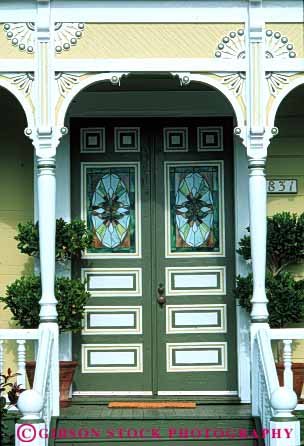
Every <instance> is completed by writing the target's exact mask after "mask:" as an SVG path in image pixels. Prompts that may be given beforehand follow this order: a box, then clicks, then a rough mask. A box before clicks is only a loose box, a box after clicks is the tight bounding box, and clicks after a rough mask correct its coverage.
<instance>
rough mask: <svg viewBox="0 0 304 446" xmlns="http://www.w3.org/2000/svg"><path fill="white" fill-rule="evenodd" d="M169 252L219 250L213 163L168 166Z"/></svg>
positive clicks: (217, 209) (217, 179)
mask: <svg viewBox="0 0 304 446" xmlns="http://www.w3.org/2000/svg"><path fill="white" fill-rule="evenodd" d="M169 175H170V212H171V225H170V230H171V231H170V232H171V252H173V253H174V252H183V251H184V252H199V251H207V252H208V251H213V252H217V251H219V178H218V167H217V166H210V165H209V166H208V165H205V166H203V165H201V166H197V165H196V166H194V165H193V166H180V167H179V166H172V167H170V171H169Z"/></svg>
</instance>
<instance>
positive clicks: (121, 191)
mask: <svg viewBox="0 0 304 446" xmlns="http://www.w3.org/2000/svg"><path fill="white" fill-rule="evenodd" d="M87 224H88V227H89V228H90V229H91V230H92V231H93V232H94V241H93V247H92V248H91V249H90V250H89V252H100V253H111V252H113V253H123V252H126V253H133V252H135V250H136V246H135V168H134V167H105V168H103V167H96V168H89V169H88V170H87Z"/></svg>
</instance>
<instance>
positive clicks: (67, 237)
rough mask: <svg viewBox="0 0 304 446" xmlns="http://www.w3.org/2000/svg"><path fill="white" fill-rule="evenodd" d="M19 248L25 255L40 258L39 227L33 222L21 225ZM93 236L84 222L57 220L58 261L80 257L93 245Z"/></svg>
mask: <svg viewBox="0 0 304 446" xmlns="http://www.w3.org/2000/svg"><path fill="white" fill-rule="evenodd" d="M15 239H16V240H17V241H18V244H17V247H18V249H19V250H20V251H21V252H22V253H23V254H28V255H29V256H34V257H38V256H39V227H38V223H36V224H34V223H33V222H27V223H19V224H18V235H16V237H15ZM92 241H93V234H92V233H91V232H90V231H89V230H88V229H87V228H86V225H85V223H84V222H83V221H82V220H73V221H72V222H70V223H67V222H65V221H64V220H63V219H62V218H59V219H57V220H56V260H57V261H65V260H70V259H71V257H72V256H76V257H79V256H80V254H81V251H83V250H84V249H86V248H89V247H90V246H91V245H92Z"/></svg>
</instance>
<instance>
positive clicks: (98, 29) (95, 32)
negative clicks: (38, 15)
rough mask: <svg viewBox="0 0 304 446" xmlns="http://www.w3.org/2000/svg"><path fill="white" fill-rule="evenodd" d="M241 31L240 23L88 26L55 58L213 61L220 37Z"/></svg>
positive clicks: (109, 24) (101, 24) (93, 24)
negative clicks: (210, 59) (68, 47)
mask: <svg viewBox="0 0 304 446" xmlns="http://www.w3.org/2000/svg"><path fill="white" fill-rule="evenodd" d="M240 28H244V25H243V24H242V23H180V24H177V23H106V24H105V23H98V24H97V23H89V24H86V25H85V28H84V31H83V37H82V38H81V39H79V41H78V42H77V45H76V46H75V47H73V48H72V49H71V50H70V51H63V52H62V53H61V54H59V55H57V57H58V58H64V59H77V58H80V59H81V58H83V59H87V58H89V59H98V58H101V59H104V58H109V59H116V58H118V59H120V58H137V59H142V58H149V57H155V58H196V57H206V58H213V57H214V53H215V51H216V49H217V45H218V44H219V43H220V42H221V40H222V38H223V37H225V35H227V34H229V32H230V31H237V30H238V29H240ZM143 68H144V67H143Z"/></svg>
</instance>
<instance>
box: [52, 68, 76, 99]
mask: <svg viewBox="0 0 304 446" xmlns="http://www.w3.org/2000/svg"><path fill="white" fill-rule="evenodd" d="M80 76H81V75H80V74H72V73H56V74H55V79H56V81H57V86H58V90H59V93H60V95H61V96H63V97H65V96H66V95H67V93H68V92H69V91H70V90H72V88H73V87H74V85H77V84H79V81H80Z"/></svg>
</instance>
